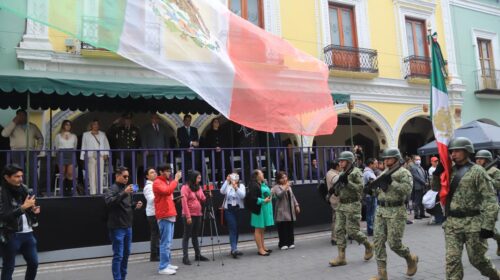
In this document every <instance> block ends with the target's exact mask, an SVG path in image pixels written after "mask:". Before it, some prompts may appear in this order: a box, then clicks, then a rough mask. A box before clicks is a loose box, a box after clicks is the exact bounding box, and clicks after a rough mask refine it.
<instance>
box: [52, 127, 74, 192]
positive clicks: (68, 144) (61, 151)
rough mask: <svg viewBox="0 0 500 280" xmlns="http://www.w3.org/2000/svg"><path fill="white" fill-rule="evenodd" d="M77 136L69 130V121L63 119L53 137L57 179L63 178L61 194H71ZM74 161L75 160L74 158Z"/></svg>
mask: <svg viewBox="0 0 500 280" xmlns="http://www.w3.org/2000/svg"><path fill="white" fill-rule="evenodd" d="M77 144H78V138H77V137H76V135H75V134H74V133H72V132H71V121H70V120H64V121H63V122H62V124H61V129H60V130H59V133H57V135H56V138H55V139H54V149H55V150H56V151H57V152H58V153H57V154H56V155H57V157H56V164H57V165H58V166H59V180H63V182H62V186H63V195H64V196H71V193H72V187H73V156H74V155H75V150H76V148H77ZM75 161H76V160H75Z"/></svg>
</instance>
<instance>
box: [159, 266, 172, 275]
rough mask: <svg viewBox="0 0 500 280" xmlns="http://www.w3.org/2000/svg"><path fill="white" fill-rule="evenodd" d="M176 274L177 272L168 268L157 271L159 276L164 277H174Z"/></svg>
mask: <svg viewBox="0 0 500 280" xmlns="http://www.w3.org/2000/svg"><path fill="white" fill-rule="evenodd" d="M176 272H177V271H175V270H173V269H169V268H168V267H167V268H164V269H162V270H160V271H158V273H159V274H165V275H174V274H175V273H176Z"/></svg>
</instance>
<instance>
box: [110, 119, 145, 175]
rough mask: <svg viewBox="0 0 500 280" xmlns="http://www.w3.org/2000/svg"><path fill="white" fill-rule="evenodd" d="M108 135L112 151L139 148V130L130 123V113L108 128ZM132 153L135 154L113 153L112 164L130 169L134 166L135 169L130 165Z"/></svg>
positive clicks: (126, 152) (129, 152)
mask: <svg viewBox="0 0 500 280" xmlns="http://www.w3.org/2000/svg"><path fill="white" fill-rule="evenodd" d="M108 135H109V136H108V138H109V140H110V142H111V147H112V149H120V150H128V149H138V148H139V147H140V146H141V141H140V133H139V128H137V127H136V126H135V125H134V124H133V122H132V113H126V114H123V115H122V117H121V118H120V119H118V120H117V121H116V122H115V123H114V124H113V126H112V127H111V128H110V130H109V132H108ZM132 153H136V152H135V151H134V152H133V151H119V152H115V153H113V164H114V165H119V166H129V167H130V168H132V166H134V167H135V168H136V169H137V165H135V164H134V165H132ZM136 158H137V157H136Z"/></svg>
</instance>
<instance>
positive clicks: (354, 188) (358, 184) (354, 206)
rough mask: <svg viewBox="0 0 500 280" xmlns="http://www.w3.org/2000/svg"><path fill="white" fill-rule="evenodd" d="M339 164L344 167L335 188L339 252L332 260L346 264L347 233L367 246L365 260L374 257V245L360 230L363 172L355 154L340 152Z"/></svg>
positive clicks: (336, 229) (332, 262)
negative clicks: (358, 166)
mask: <svg viewBox="0 0 500 280" xmlns="http://www.w3.org/2000/svg"><path fill="white" fill-rule="evenodd" d="M338 159H339V164H340V167H341V168H342V169H343V172H342V173H341V174H340V176H339V179H338V181H337V183H335V185H334V186H333V187H334V188H335V195H336V196H338V197H339V203H338V206H337V209H336V212H335V213H336V216H337V217H336V219H335V231H336V233H335V234H336V236H337V247H338V250H339V254H338V256H337V258H335V259H333V260H331V261H330V265H331V266H341V265H345V264H346V263H347V262H346V259H345V248H346V245H347V240H346V234H347V235H349V237H351V238H352V239H354V240H356V241H357V242H358V243H360V244H363V245H364V246H365V256H364V259H365V261H367V260H370V259H371V258H372V257H373V245H372V244H371V243H370V242H369V241H368V238H367V237H366V235H364V234H363V233H362V232H361V231H360V230H359V221H360V220H361V197H362V194H363V173H362V172H361V169H359V168H357V167H354V165H353V163H354V160H355V157H354V154H353V153H351V152H349V151H345V152H342V153H340V156H339V158H338Z"/></svg>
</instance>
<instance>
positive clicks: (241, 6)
mask: <svg viewBox="0 0 500 280" xmlns="http://www.w3.org/2000/svg"><path fill="white" fill-rule="evenodd" d="M263 1H264V0H229V9H230V10H231V11H232V12H233V13H235V14H237V15H239V16H240V17H242V18H244V19H246V20H248V21H250V22H251V23H253V24H255V25H257V26H259V27H261V28H264V13H263V8H262V7H263Z"/></svg>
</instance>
